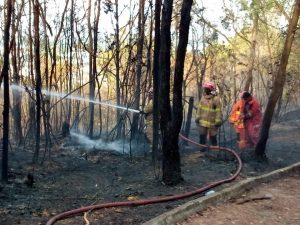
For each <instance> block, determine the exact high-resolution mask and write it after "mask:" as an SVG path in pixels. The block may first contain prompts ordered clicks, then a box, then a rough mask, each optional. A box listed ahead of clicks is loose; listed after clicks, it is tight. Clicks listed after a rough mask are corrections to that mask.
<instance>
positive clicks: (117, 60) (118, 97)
mask: <svg viewBox="0 0 300 225" xmlns="http://www.w3.org/2000/svg"><path fill="white" fill-rule="evenodd" d="M115 6H116V9H115V10H116V11H115V20H116V33H115V45H116V50H115V51H116V53H115V65H116V103H117V105H121V89H120V28H119V1H118V0H115ZM120 120H121V110H120V109H117V115H116V121H117V123H118V124H119V121H120ZM121 130H122V127H121V126H120V125H119V126H118V127H117V138H120V136H121Z"/></svg>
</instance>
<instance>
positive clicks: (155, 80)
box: [152, 0, 161, 163]
mask: <svg viewBox="0 0 300 225" xmlns="http://www.w3.org/2000/svg"><path fill="white" fill-rule="evenodd" d="M160 12H161V0H155V15H154V18H155V19H154V23H155V28H154V29H155V36H154V54H153V90H154V96H153V146H152V148H153V149H152V161H153V163H155V161H156V159H157V153H158V140H159V107H158V106H159V104H158V103H159V84H160V81H159V79H160V78H159V49H160V14H161V13H160Z"/></svg>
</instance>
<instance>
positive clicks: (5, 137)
mask: <svg viewBox="0 0 300 225" xmlns="http://www.w3.org/2000/svg"><path fill="white" fill-rule="evenodd" d="M6 9H7V11H6V18H5V27H4V36H3V50H4V51H3V67H2V71H1V81H2V79H3V86H4V103H3V127H2V128H3V138H2V181H4V182H7V181H8V141H9V73H8V71H9V30H10V24H11V15H12V1H6ZM1 81H0V84H1Z"/></svg>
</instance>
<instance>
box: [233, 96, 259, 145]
mask: <svg viewBox="0 0 300 225" xmlns="http://www.w3.org/2000/svg"><path fill="white" fill-rule="evenodd" d="M240 96H241V99H240V100H238V101H237V102H236V103H235V104H234V106H233V107H232V111H231V114H230V117H229V122H230V123H232V124H233V126H234V129H235V132H236V133H237V139H238V145H239V148H240V149H244V148H252V147H254V146H255V145H256V144H257V142H258V138H259V129H260V125H261V120H262V113H261V106H260V103H259V102H258V101H257V100H256V99H255V98H254V97H253V96H252V95H251V94H250V93H249V92H247V91H244V92H242V93H241V95H240Z"/></svg>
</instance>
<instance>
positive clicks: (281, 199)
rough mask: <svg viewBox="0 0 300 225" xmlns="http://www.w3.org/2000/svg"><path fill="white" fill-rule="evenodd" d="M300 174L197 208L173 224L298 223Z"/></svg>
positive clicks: (269, 224)
mask: <svg viewBox="0 0 300 225" xmlns="http://www.w3.org/2000/svg"><path fill="white" fill-rule="evenodd" d="M299 187H300V174H295V175H293V176H291V177H287V178H285V179H282V180H276V181H272V182H270V183H266V184H262V185H261V186H259V187H257V188H255V189H253V190H251V191H249V192H247V193H245V194H244V195H242V196H241V197H239V198H237V199H233V200H232V201H230V202H227V203H224V204H221V205H217V206H216V207H210V208H208V209H206V210H204V211H201V212H198V213H197V214H195V215H193V216H191V217H190V218H188V219H187V220H186V221H184V222H181V223H176V225H195V224H197V225H207V224H214V225H229V224H237V225H241V224H245V225H246V224H247V225H252V224H253V225H257V224H262V225H283V224H286V225H288V224H289V225H298V224H300V214H299V212H300V189H299Z"/></svg>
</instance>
